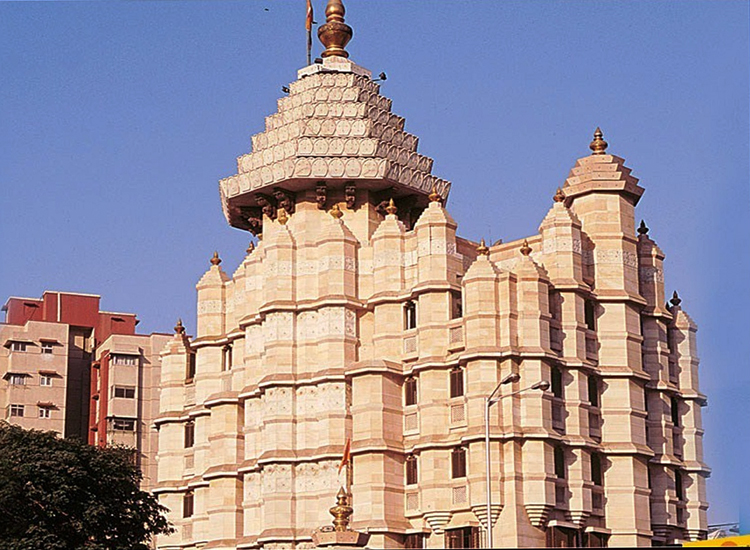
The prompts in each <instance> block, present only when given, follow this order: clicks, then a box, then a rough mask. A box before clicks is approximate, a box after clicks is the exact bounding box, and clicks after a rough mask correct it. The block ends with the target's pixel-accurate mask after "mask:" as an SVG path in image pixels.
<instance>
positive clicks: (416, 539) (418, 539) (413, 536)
mask: <svg viewBox="0 0 750 550" xmlns="http://www.w3.org/2000/svg"><path fill="white" fill-rule="evenodd" d="M404 548H406V549H413V548H424V535H423V534H422V533H409V534H408V535H406V537H405V538H404Z"/></svg>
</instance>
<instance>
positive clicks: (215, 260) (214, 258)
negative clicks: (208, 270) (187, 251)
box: [211, 250, 221, 265]
mask: <svg viewBox="0 0 750 550" xmlns="http://www.w3.org/2000/svg"><path fill="white" fill-rule="evenodd" d="M220 263H221V258H219V253H218V252H217V251H216V250H214V255H213V256H211V265H219V264H220Z"/></svg>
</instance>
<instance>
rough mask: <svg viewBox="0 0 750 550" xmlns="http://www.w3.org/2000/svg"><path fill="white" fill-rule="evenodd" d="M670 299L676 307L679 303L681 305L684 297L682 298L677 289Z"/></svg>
mask: <svg viewBox="0 0 750 550" xmlns="http://www.w3.org/2000/svg"><path fill="white" fill-rule="evenodd" d="M669 301H670V302H671V304H672V305H673V306H675V307H676V306H679V305H680V304H681V303H682V299H681V298H680V296H679V295H678V294H677V291H676V290H675V291H674V292H673V293H672V299H671V300H669Z"/></svg>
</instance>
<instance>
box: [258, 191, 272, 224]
mask: <svg viewBox="0 0 750 550" xmlns="http://www.w3.org/2000/svg"><path fill="white" fill-rule="evenodd" d="M272 201H273V199H272V198H271V197H269V196H268V195H264V194H263V193H256V194H255V202H256V203H258V206H260V208H261V210H262V212H263V214H264V215H265V216H268V217H269V218H271V219H272V220H273V219H276V206H275V205H274V204H272Z"/></svg>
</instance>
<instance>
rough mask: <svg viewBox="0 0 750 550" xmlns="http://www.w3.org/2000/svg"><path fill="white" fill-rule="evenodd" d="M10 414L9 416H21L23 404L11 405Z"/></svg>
mask: <svg viewBox="0 0 750 550" xmlns="http://www.w3.org/2000/svg"><path fill="white" fill-rule="evenodd" d="M10 415H11V416H23V405H11V406H10Z"/></svg>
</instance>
